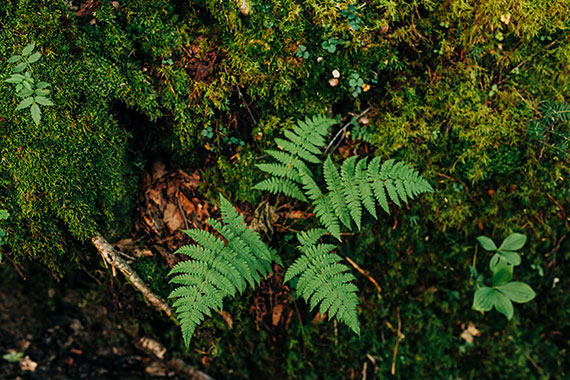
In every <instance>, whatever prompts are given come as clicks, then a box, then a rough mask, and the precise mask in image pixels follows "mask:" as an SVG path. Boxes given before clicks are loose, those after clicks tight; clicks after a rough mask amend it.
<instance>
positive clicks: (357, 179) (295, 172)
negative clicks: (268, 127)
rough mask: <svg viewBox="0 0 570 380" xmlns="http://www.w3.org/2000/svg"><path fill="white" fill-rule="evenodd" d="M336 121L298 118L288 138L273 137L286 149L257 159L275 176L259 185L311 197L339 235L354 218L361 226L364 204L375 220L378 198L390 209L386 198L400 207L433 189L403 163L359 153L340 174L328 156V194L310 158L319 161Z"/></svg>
mask: <svg viewBox="0 0 570 380" xmlns="http://www.w3.org/2000/svg"><path fill="white" fill-rule="evenodd" d="M335 122H336V121H335V120H333V119H324V118H318V117H315V118H313V119H307V120H305V122H299V125H298V126H296V127H295V128H294V129H293V131H285V137H286V138H287V139H275V142H276V143H277V144H278V145H279V146H281V148H283V151H273V150H270V151H268V152H267V153H268V154H269V155H270V156H271V157H272V158H273V159H275V161H277V162H272V163H266V164H259V165H257V166H258V168H259V169H261V170H262V171H264V172H266V173H268V174H270V175H271V177H270V178H268V179H266V180H264V181H262V182H260V183H259V184H257V185H256V186H255V188H256V189H259V190H265V191H269V192H271V193H273V194H277V193H282V194H284V195H286V196H289V197H292V198H296V199H299V200H302V201H309V200H310V201H311V202H312V203H313V205H314V207H315V214H316V215H317V218H318V219H319V221H320V222H321V224H322V225H323V226H324V227H325V228H326V229H327V231H328V232H329V233H330V234H331V235H333V236H335V237H336V238H337V239H339V240H340V231H341V228H340V226H341V225H344V226H345V227H346V228H347V229H348V230H352V222H354V224H355V225H356V227H357V229H358V230H360V227H361V221H362V214H363V211H362V209H363V208H364V209H366V210H367V211H368V213H369V214H370V215H372V216H373V217H374V218H375V219H377V218H378V216H377V214H376V203H378V204H379V205H380V207H382V209H383V210H384V211H386V212H387V213H390V208H389V205H388V201H389V200H391V201H392V202H394V204H396V205H397V206H401V204H402V203H405V202H407V201H408V198H410V199H413V198H414V197H416V196H417V195H419V194H421V193H424V192H432V191H433V189H432V187H431V186H430V184H429V183H428V182H427V181H426V180H425V179H424V178H422V177H421V176H420V175H419V173H418V172H417V171H416V170H414V169H412V168H411V167H410V166H409V165H407V164H406V163H404V162H397V161H395V160H393V159H392V160H387V161H386V162H385V163H384V164H383V165H382V167H381V168H380V158H379V157H376V158H374V159H372V160H371V161H370V163H368V162H367V160H366V159H360V160H359V159H358V157H357V156H352V157H349V158H347V159H346V160H345V161H344V162H343V164H342V166H341V169H340V173H339V171H338V169H337V168H336V166H335V165H334V163H333V162H332V160H331V158H330V157H329V156H328V157H327V158H326V160H325V162H324V164H323V169H322V171H323V177H324V180H325V183H326V190H327V192H326V193H323V191H322V190H321V189H320V188H319V186H318V185H317V183H316V181H315V180H314V178H313V174H312V172H311V171H310V170H309V168H308V165H307V164H308V163H311V164H316V163H319V162H320V160H319V159H318V157H317V155H318V154H319V153H320V149H319V148H322V147H323V146H324V145H325V140H324V136H325V135H326V134H327V132H328V129H329V128H330V126H332V125H333V124H334V123H335Z"/></svg>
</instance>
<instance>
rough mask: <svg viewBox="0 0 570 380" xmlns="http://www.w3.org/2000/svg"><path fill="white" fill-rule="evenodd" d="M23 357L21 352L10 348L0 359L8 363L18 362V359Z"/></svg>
mask: <svg viewBox="0 0 570 380" xmlns="http://www.w3.org/2000/svg"><path fill="white" fill-rule="evenodd" d="M23 357H24V353H23V352H18V351H14V350H10V351H8V353H6V354H4V355H2V359H4V360H6V361H7V362H10V363H18V362H19V361H20V359H22V358H23Z"/></svg>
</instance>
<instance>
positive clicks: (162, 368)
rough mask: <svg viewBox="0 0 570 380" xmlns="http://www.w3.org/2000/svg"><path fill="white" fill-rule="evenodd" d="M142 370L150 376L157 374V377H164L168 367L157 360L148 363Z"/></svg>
mask: <svg viewBox="0 0 570 380" xmlns="http://www.w3.org/2000/svg"><path fill="white" fill-rule="evenodd" d="M144 371H145V372H146V373H148V374H149V375H151V376H157V377H158V376H159V377H166V375H168V368H166V365H165V364H164V363H162V362H160V361H158V360H155V361H153V362H152V363H150V364H149V365H148V366H147V367H146V368H145V369H144Z"/></svg>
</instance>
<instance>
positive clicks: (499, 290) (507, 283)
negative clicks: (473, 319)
mask: <svg viewBox="0 0 570 380" xmlns="http://www.w3.org/2000/svg"><path fill="white" fill-rule="evenodd" d="M477 240H478V241H479V244H481V247H483V249H484V250H486V251H491V252H496V253H495V254H494V255H493V257H491V260H490V261H489V268H490V269H491V272H492V273H493V277H492V283H493V286H492V287H491V288H490V287H488V286H485V285H481V286H480V287H478V288H477V290H476V291H475V297H474V300H473V309H475V310H479V311H489V310H491V309H492V308H493V306H494V307H495V308H496V309H497V311H498V312H500V313H502V314H504V315H505V317H507V319H511V318H512V317H513V313H514V309H513V304H512V303H513V302H517V303H525V302H528V301H530V300H532V299H533V298H534V297H535V296H536V294H535V293H534V290H532V288H531V287H530V286H528V285H527V284H525V283H524V282H520V281H511V279H512V278H513V268H514V267H516V266H517V265H520V263H521V257H520V255H519V254H518V253H517V252H515V251H518V250H519V249H521V248H522V247H523V245H524V243H525V242H526V236H525V235H523V234H517V233H514V234H511V235H509V236H507V238H506V239H505V240H503V242H502V243H501V245H500V246H499V248H497V246H496V245H495V243H494V242H493V240H492V239H490V238H488V237H487V236H479V237H478V238H477ZM473 274H474V277H476V278H477V283H480V282H483V281H482V278H480V277H479V276H478V274H477V270H476V269H475V268H473Z"/></svg>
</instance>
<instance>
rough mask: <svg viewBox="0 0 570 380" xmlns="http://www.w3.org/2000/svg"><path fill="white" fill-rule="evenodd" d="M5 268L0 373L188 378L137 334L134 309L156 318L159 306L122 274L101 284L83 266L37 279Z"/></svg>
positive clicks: (0, 281)
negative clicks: (125, 284) (127, 285)
mask: <svg viewBox="0 0 570 380" xmlns="http://www.w3.org/2000/svg"><path fill="white" fill-rule="evenodd" d="M36 269H37V268H36ZM8 271H10V272H11V273H8ZM38 271H42V270H41V269H38ZM2 272H4V273H2V276H0V353H1V355H3V356H4V357H3V358H2V359H0V379H22V380H23V379H53V380H59V379H61V380H64V379H65V380H67V379H150V378H156V376H160V377H163V378H164V377H167V378H184V377H183V376H180V374H179V373H177V372H176V371H175V370H174V369H173V368H172V365H174V366H175V365H176V363H171V362H170V361H169V362H167V361H166V359H165V358H164V357H165V355H164V354H165V352H164V351H165V349H163V348H162V347H161V345H160V344H158V342H156V341H154V340H153V339H150V338H146V337H140V336H139V335H138V333H139V327H138V326H137V325H135V324H134V323H133V321H135V320H136V318H135V316H137V317H138V318H141V319H146V317H149V319H152V318H153V316H152V315H148V314H149V313H154V311H152V310H150V309H149V308H148V307H147V306H145V305H144V303H142V302H140V300H138V299H136V294H135V293H134V292H132V291H130V290H129V289H127V291H124V290H123V289H121V288H120V285H119V281H111V282H110V283H106V284H104V285H103V284H98V283H97V281H98V280H97V279H96V278H95V277H93V278H91V277H90V276H87V275H85V273H81V274H78V275H77V276H75V278H73V279H69V278H66V280H65V282H63V281H61V282H56V281H55V280H53V278H52V279H50V276H49V274H46V273H44V276H41V274H40V276H37V275H34V276H31V275H30V278H34V279H35V280H34V281H32V280H30V279H29V280H24V279H23V278H21V277H20V276H18V275H17V274H15V273H14V272H15V271H14V269H13V268H4V270H3V271H2ZM38 277H44V280H45V281H44V282H43V283H41V282H38V281H37V278H38ZM103 287H106V291H102V288H103ZM159 323H160V322H159ZM10 356H11V358H10ZM160 356H162V357H163V359H160ZM166 357H168V355H166ZM7 359H11V360H7Z"/></svg>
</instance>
